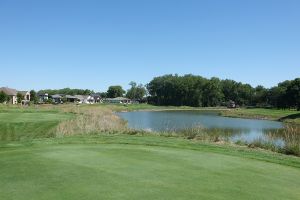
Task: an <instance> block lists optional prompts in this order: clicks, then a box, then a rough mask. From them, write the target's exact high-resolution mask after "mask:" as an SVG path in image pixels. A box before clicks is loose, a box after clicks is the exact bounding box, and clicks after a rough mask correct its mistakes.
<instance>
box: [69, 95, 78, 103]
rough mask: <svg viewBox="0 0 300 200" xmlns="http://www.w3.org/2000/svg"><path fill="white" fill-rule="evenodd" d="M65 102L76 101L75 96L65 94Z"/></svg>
mask: <svg viewBox="0 0 300 200" xmlns="http://www.w3.org/2000/svg"><path fill="white" fill-rule="evenodd" d="M66 100H67V102H71V103H75V102H76V101H77V98H76V96H73V95H66Z"/></svg>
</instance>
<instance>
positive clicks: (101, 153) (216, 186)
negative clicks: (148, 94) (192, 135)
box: [0, 136, 300, 200]
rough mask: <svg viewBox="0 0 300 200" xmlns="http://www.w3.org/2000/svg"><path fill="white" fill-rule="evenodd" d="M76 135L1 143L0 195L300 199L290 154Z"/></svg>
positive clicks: (298, 175) (297, 174)
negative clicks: (27, 141)
mask: <svg viewBox="0 0 300 200" xmlns="http://www.w3.org/2000/svg"><path fill="white" fill-rule="evenodd" d="M81 139H82V142H80V141H81ZM81 139H80V138H79V139H76V140H75V141H72V140H71V142H70V141H68V140H66V141H65V139H60V140H54V141H52V140H50V141H43V140H40V141H39V142H38V143H37V144H34V145H32V144H31V145H29V146H27V145H25V146H21V147H12V146H13V145H5V146H2V148H0V177H1V179H0V199H6V200H9V199H16V200H18V199H31V200H34V199H38V200H40V199H64V200H65V199H272V200H274V199H280V200H281V199H299V197H300V190H299V186H300V169H299V163H300V161H299V160H298V159H296V158H289V157H286V156H284V157H282V158H280V157H278V158H277V157H276V156H274V155H271V154H270V155H269V153H258V152H248V153H247V151H246V152H235V151H232V149H233V148H232V147H231V148H225V147H224V148H223V147H217V146H213V145H207V144H206V145H205V144H201V143H199V144H193V143H190V142H188V141H183V140H182V139H167V138H160V137H150V138H148V137H141V136H140V137H135V136H101V137H97V138H81ZM87 140H88V141H87ZM58 143H61V144H58ZM76 143H79V144H76ZM80 143H81V144H80ZM95 143H98V144H95ZM122 143H123V144H122ZM126 143H127V144H126ZM15 145H16V144H15ZM190 148H194V149H193V150H192V149H190ZM228 152H229V153H228ZM230 152H232V153H230ZM256 155H257V157H256V158H257V159H256V158H255V156H256ZM270 156H271V157H270ZM272 157H273V158H274V162H275V161H276V160H277V161H279V162H282V163H281V164H276V163H274V162H273V160H272V159H271V160H270V158H272ZM285 159H287V161H285ZM266 161H268V162H266ZM277 161H276V162H277ZM285 162H286V163H285ZM288 165H294V167H293V166H288Z"/></svg>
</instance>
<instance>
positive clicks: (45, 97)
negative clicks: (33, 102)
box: [37, 93, 49, 103]
mask: <svg viewBox="0 0 300 200" xmlns="http://www.w3.org/2000/svg"><path fill="white" fill-rule="evenodd" d="M37 96H38V97H39V102H40V103H44V102H46V101H48V99H49V96H48V94H47V93H38V94H37Z"/></svg>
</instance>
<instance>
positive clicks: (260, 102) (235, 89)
mask: <svg viewBox="0 0 300 200" xmlns="http://www.w3.org/2000/svg"><path fill="white" fill-rule="evenodd" d="M129 85H130V86H131V87H130V89H128V90H127V91H125V90H124V89H123V88H122V86H120V85H114V86H110V87H109V88H108V90H107V91H106V92H102V93H99V94H100V96H101V97H102V98H115V97H123V96H125V97H127V98H130V99H132V100H137V101H140V102H144V101H147V102H148V103H150V104H154V105H164V106H193V107H214V106H226V105H227V104H228V102H230V101H234V102H235V104H236V105H239V106H255V107H274V108H282V109H287V108H289V109H290V108H296V109H297V110H300V78H296V79H294V80H287V81H283V82H281V83H279V84H278V85H277V86H274V87H272V88H265V87H263V86H261V85H259V86H257V87H252V86H251V85H249V84H243V83H241V82H236V81H234V80H230V79H225V80H221V79H219V78H216V77H213V78H211V79H207V78H204V77H202V76H196V75H192V74H187V75H184V76H178V75H177V74H175V75H172V74H168V75H164V76H159V77H155V78H153V79H152V80H151V81H150V83H148V84H146V85H142V84H137V83H136V82H133V81H132V82H130V83H129ZM38 93H48V94H49V95H53V94H68V95H90V94H93V93H94V91H93V90H89V89H70V88H63V89H58V90H51V89H47V90H40V91H39V92H38ZM30 95H31V100H32V101H33V102H34V103H37V102H38V95H37V93H36V92H35V91H34V90H31V91H30ZM18 99H22V98H21V97H19V98H18ZM8 100H9V97H8V96H7V95H6V94H4V93H3V92H0V103H2V102H5V101H8Z"/></svg>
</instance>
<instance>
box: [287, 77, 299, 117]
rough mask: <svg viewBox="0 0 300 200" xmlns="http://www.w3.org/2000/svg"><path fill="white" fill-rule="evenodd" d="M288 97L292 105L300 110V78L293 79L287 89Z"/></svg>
mask: <svg viewBox="0 0 300 200" xmlns="http://www.w3.org/2000/svg"><path fill="white" fill-rule="evenodd" d="M286 99H287V100H288V105H289V106H290V107H295V108H297V110H298V111H299V110H300V78H296V79H295V80H293V81H291V82H290V84H289V86H288V87H287V90H286Z"/></svg>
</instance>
